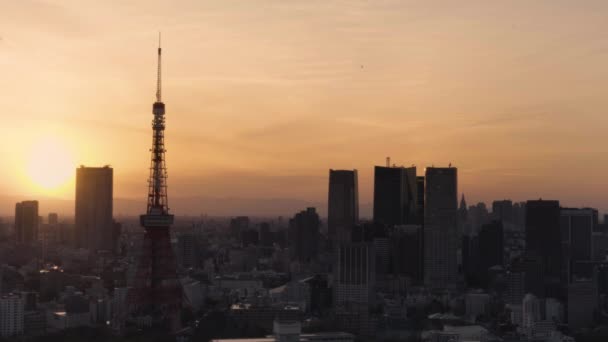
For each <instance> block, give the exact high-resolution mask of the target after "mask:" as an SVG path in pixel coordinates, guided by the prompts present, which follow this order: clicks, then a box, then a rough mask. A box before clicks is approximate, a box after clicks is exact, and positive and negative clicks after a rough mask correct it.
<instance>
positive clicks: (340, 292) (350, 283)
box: [334, 242, 376, 306]
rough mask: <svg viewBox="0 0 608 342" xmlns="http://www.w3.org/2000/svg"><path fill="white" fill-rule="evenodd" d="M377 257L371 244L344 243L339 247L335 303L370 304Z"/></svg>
mask: <svg viewBox="0 0 608 342" xmlns="http://www.w3.org/2000/svg"><path fill="white" fill-rule="evenodd" d="M375 259H376V258H375V255H374V249H373V247H372V246H371V244H369V243H365V242H363V243H344V244H341V245H340V246H339V247H338V260H337V264H336V266H335V267H334V279H335V284H334V303H335V305H336V306H339V305H343V304H345V303H360V304H365V305H367V304H369V302H370V296H371V293H372V290H373V288H374V283H375V278H374V276H375V269H374V267H375Z"/></svg>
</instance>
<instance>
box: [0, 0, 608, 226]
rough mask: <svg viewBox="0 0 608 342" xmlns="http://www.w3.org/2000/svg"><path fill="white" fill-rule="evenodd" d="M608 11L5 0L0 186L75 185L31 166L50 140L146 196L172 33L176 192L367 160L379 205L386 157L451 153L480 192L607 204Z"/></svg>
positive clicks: (318, 186) (288, 190)
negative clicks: (157, 99)
mask: <svg viewBox="0 0 608 342" xmlns="http://www.w3.org/2000/svg"><path fill="white" fill-rule="evenodd" d="M607 18H608V2H605V1H600V0H598V1H581V2H572V1H561V0H551V1H549V0H547V1H533V2H530V1H508V2H498V1H483V0H479V1H382V0H379V1H283V0H276V1H248V0H242V1H195V0H192V1H162V2H161V1H143V0H142V1H118V0H116V1H104V2H96V3H93V2H89V1H80V0H79V1H63V0H61V1H59V0H47V1H42V0H22V1H2V2H0V37H1V40H0V75H1V76H0V89H1V91H0V106H1V107H0V108H1V109H2V113H3V114H2V116H1V117H2V124H1V127H2V128H3V133H2V134H0V155H2V156H3V160H4V161H3V162H2V164H3V166H4V167H2V168H0V193H4V194H8V195H15V196H24V197H35V196H39V195H40V196H41V195H45V196H53V197H59V198H65V199H71V198H73V194H74V189H73V180H72V181H71V182H69V183H68V184H67V185H65V186H63V187H61V188H58V189H55V190H42V189H40V188H38V187H36V186H35V184H34V183H33V182H32V181H31V179H29V178H28V177H29V176H28V172H27V168H28V167H31V166H28V165H30V164H31V160H32V158H35V159H37V158H39V157H40V156H39V154H37V152H36V151H37V150H38V148H37V147H35V146H39V145H40V144H45V141H47V140H52V141H59V142H61V144H62V146H65V147H64V148H65V149H66V150H67V151H68V152H66V153H69V155H70V156H71V159H70V160H73V162H74V164H75V165H74V167H75V166H76V165H79V164H85V165H90V166H98V165H103V164H110V165H112V166H113V167H114V169H115V195H116V197H122V198H144V197H145V191H146V186H145V185H146V183H145V181H146V177H147V167H148V163H149V156H148V148H149V145H150V143H151V131H150V130H151V129H150V120H151V119H152V115H151V107H152V102H153V101H154V86H155V83H154V82H155V68H156V65H155V62H156V60H155V58H156V56H155V49H156V40H157V32H158V31H159V30H161V31H162V33H163V52H164V55H163V58H164V65H163V70H164V75H163V77H164V79H163V84H164V89H163V99H164V102H165V103H166V105H167V133H166V136H167V148H168V156H167V159H168V167H169V186H170V189H169V194H170V196H172V197H190V196H204V197H239V198H266V199H267V198H297V199H304V200H309V201H311V202H312V201H314V202H319V201H325V199H326V196H327V173H328V171H327V170H328V169H329V168H349V169H352V168H356V169H358V170H359V175H360V191H361V202H362V203H363V202H370V201H371V193H372V178H373V165H374V164H383V163H384V158H385V157H386V156H391V157H392V159H393V161H395V162H396V163H398V164H404V165H411V164H416V165H418V166H420V170H419V172H420V173H421V172H422V169H423V167H424V166H427V165H432V164H434V165H435V166H443V165H447V164H448V163H450V162H451V163H452V164H453V165H456V166H457V167H458V168H459V190H460V191H462V192H465V194H466V195H467V197H468V198H469V201H470V202H472V201H478V200H484V201H490V200H492V199H495V198H512V199H514V200H525V199H529V198H538V197H543V198H556V199H560V200H562V202H563V203H564V204H565V205H571V206H583V205H589V206H595V207H599V208H601V209H603V210H604V209H608V205H606V202H607V199H608V192H607V189H608V178H607V177H606V175H607V174H608V157H606V156H607V155H608V144H607V143H606V139H607V138H606V132H607V131H608V115H606V108H608V96H606V91H608V34H607V32H608V20H606V19H607ZM33 146H34V147H33ZM60 159H61V160H65V158H60ZM173 209H174V211H176V212H178V213H179V208H173ZM241 209H242V208H235V214H236V213H237V212H236V211H239V210H241ZM10 210H12V208H10V209H9V210H8V211H9V212H10ZM201 211H203V212H204V211H205V210H204V208H202V209H201ZM0 212H3V210H0Z"/></svg>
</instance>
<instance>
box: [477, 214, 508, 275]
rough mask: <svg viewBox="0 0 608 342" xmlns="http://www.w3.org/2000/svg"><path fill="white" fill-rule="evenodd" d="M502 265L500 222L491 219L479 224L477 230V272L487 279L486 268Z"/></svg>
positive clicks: (501, 231)
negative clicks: (481, 224) (478, 229)
mask: <svg viewBox="0 0 608 342" xmlns="http://www.w3.org/2000/svg"><path fill="white" fill-rule="evenodd" d="M496 265H498V266H503V227H502V222H500V221H493V222H491V223H486V224H484V225H483V226H481V230H480V231H479V267H480V269H479V272H480V273H481V274H483V276H484V278H485V280H486V286H487V281H488V280H489V279H488V278H487V275H488V270H489V269H490V267H493V266H496Z"/></svg>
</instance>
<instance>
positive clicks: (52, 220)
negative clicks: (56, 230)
mask: <svg viewBox="0 0 608 342" xmlns="http://www.w3.org/2000/svg"><path fill="white" fill-rule="evenodd" d="M48 221H49V224H50V225H52V226H53V225H57V224H58V223H59V215H57V213H49V217H48Z"/></svg>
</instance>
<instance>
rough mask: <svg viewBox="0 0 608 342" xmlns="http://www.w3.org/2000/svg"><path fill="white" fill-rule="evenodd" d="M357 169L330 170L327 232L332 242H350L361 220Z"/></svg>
mask: <svg viewBox="0 0 608 342" xmlns="http://www.w3.org/2000/svg"><path fill="white" fill-rule="evenodd" d="M357 184H358V181H357V170H329V199H328V202H327V204H328V211H327V232H328V237H329V240H330V241H331V242H332V244H335V243H336V242H348V241H349V240H350V234H351V233H350V232H351V230H352V228H353V227H354V225H355V224H357V221H358V220H359V195H358V191H359V190H358V185H357Z"/></svg>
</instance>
